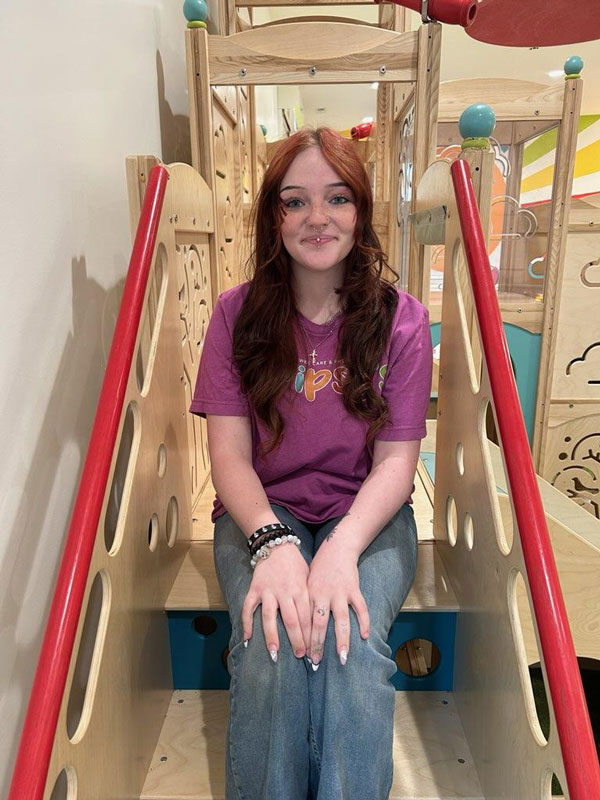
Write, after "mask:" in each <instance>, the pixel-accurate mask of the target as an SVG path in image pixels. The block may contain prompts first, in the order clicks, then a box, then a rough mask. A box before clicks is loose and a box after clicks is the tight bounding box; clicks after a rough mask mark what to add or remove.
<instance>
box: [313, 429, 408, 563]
mask: <svg viewBox="0 0 600 800" xmlns="http://www.w3.org/2000/svg"><path fill="white" fill-rule="evenodd" d="M420 445H421V441H420V439H416V440H413V441H406V442H404V441H401V442H386V441H376V442H375V447H374V451H373V466H372V467H371V471H370V473H369V474H368V475H367V477H366V478H365V480H364V481H363V483H362V486H361V487H360V489H359V490H358V492H357V494H356V497H355V498H354V502H353V503H352V505H351V506H350V508H349V510H348V512H347V513H346V514H345V515H344V516H343V517H342V519H341V520H340V521H339V522H338V524H337V525H336V526H335V528H334V529H333V530H332V531H331V533H329V534H328V536H327V538H326V539H325V541H324V542H323V543H322V545H321V547H320V548H319V551H320V550H322V549H323V548H325V552H327V553H328V554H330V553H332V552H333V551H334V550H336V551H338V552H340V551H341V552H343V553H347V554H348V555H350V556H352V558H355V559H356V561H358V558H359V556H360V554H361V553H362V552H363V550H366V548H367V547H368V546H369V545H370V544H371V542H372V541H373V539H375V537H376V536H377V534H378V533H379V531H381V529H382V528H384V527H385V525H386V524H387V523H388V522H389V521H390V519H391V518H392V517H393V516H394V514H395V513H396V512H397V511H398V510H399V509H400V508H402V506H403V505H404V503H405V502H406V500H407V498H408V497H409V495H410V492H411V489H412V486H413V482H414V479H415V473H416V470H417V462H418V459H419V450H420Z"/></svg>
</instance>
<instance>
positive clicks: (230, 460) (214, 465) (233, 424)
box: [206, 414, 279, 537]
mask: <svg viewBox="0 0 600 800" xmlns="http://www.w3.org/2000/svg"><path fill="white" fill-rule="evenodd" d="M206 419H207V422H208V449H209V452H210V463H211V475H212V482H213V486H214V487H215V490H216V492H217V494H218V495H219V499H220V500H221V502H222V503H223V505H224V506H225V508H226V509H227V511H229V513H230V514H231V516H232V517H233V520H234V522H235V523H236V525H238V526H239V527H240V528H241V529H242V531H243V532H244V534H245V536H246V537H249V536H250V535H251V534H252V533H254V531H255V530H257V529H258V528H262V526H263V525H269V524H271V523H272V522H279V519H278V518H277V516H276V515H275V514H274V513H273V510H272V509H271V506H270V504H269V500H268V498H267V494H266V492H265V490H264V488H263V485H262V483H261V482H260V478H259V477H258V475H257V474H256V470H255V469H254V467H253V466H252V431H251V427H250V417H226V416H217V415H216V414H207V415H206Z"/></svg>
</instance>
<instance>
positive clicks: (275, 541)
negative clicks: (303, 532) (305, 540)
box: [250, 533, 301, 568]
mask: <svg viewBox="0 0 600 800" xmlns="http://www.w3.org/2000/svg"><path fill="white" fill-rule="evenodd" d="M285 542H293V543H294V544H296V545H298V547H300V544H301V542H300V537H299V536H296V535H295V534H294V533H288V534H284V535H283V536H277V537H276V538H270V541H268V542H267V543H266V544H264V545H262V546H261V547H259V549H258V550H257V551H256V553H255V554H254V555H253V557H252V558H251V559H250V564H251V566H252V567H253V568H254V567H255V566H256V565H257V564H258V562H259V560H262V559H265V558H268V557H269V556H270V555H271V549H272V548H273V547H276V546H277V545H280V544H285Z"/></svg>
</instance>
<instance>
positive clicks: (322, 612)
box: [317, 606, 327, 617]
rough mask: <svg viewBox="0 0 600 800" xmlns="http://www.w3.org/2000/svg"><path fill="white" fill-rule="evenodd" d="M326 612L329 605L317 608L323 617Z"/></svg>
mask: <svg viewBox="0 0 600 800" xmlns="http://www.w3.org/2000/svg"><path fill="white" fill-rule="evenodd" d="M326 613H327V606H319V607H318V608H317V614H320V615H321V616H322V617H324V616H325V614H326Z"/></svg>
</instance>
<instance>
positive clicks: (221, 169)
mask: <svg viewBox="0 0 600 800" xmlns="http://www.w3.org/2000/svg"><path fill="white" fill-rule="evenodd" d="M212 124H213V130H212V133H213V147H214V159H215V195H216V228H217V231H216V233H217V251H218V265H219V266H218V269H219V287H220V292H224V291H226V290H227V289H230V288H232V287H233V286H236V285H237V284H238V283H239V277H238V276H239V266H240V264H239V261H240V257H241V249H242V237H243V228H242V224H243V223H242V207H241V205H242V204H241V185H240V181H239V179H238V180H236V173H237V171H238V169H239V147H237V146H236V145H237V144H238V142H237V134H236V131H235V128H236V125H235V124H234V122H233V121H232V118H231V117H230V116H229V115H228V114H226V113H225V112H224V111H223V109H222V107H221V105H220V104H219V103H218V102H215V103H214V104H213V113H212Z"/></svg>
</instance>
